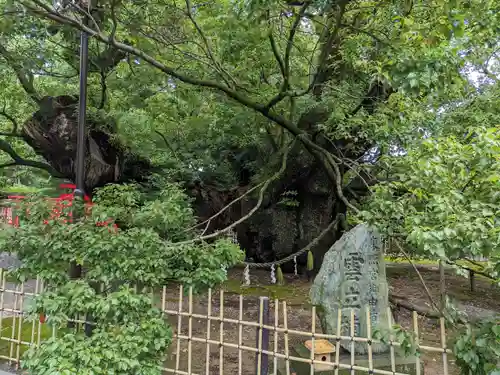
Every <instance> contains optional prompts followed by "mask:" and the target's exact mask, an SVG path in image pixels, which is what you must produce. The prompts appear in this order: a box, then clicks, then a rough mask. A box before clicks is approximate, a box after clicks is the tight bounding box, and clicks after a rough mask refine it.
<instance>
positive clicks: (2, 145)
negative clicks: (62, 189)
mask: <svg viewBox="0 0 500 375" xmlns="http://www.w3.org/2000/svg"><path fill="white" fill-rule="evenodd" d="M0 150H2V151H4V152H6V153H7V154H8V155H9V156H10V157H11V158H12V160H13V162H11V163H6V164H3V165H1V166H0V167H1V168H4V167H11V166H14V165H22V166H26V167H33V168H38V169H43V170H44V171H47V172H49V173H50V175H51V176H53V177H63V175H62V174H61V173H59V172H58V171H57V170H56V169H55V168H54V167H52V166H51V165H49V164H46V163H43V162H39V161H34V160H26V159H24V158H22V157H21V156H19V154H18V153H17V152H16V151H15V150H14V149H13V148H12V146H11V145H10V144H9V143H8V142H6V141H4V140H3V139H0Z"/></svg>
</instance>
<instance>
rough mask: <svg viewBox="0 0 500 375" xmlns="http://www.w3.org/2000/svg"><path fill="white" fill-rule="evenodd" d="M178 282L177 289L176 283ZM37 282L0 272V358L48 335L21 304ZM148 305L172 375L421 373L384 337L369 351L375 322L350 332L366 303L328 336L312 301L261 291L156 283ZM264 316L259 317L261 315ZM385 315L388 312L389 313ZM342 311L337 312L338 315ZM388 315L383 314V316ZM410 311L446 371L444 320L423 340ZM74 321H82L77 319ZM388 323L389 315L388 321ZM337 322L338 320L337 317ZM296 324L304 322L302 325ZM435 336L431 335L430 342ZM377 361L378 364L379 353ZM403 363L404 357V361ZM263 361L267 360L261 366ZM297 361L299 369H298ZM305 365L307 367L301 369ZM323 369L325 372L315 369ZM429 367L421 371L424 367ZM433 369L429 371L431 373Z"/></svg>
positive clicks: (10, 357) (12, 356) (425, 349)
mask: <svg viewBox="0 0 500 375" xmlns="http://www.w3.org/2000/svg"><path fill="white" fill-rule="evenodd" d="M177 288H178V289H177ZM42 289H43V283H42V282H41V281H40V280H32V281H29V282H26V283H23V284H14V283H10V282H7V280H6V278H5V273H4V272H2V276H1V288H0V358H2V359H4V360H6V361H8V362H10V363H11V364H12V365H13V366H15V367H18V366H19V363H20V360H21V358H22V353H23V352H24V351H25V350H26V349H27V348H28V347H29V346H32V345H38V344H40V342H41V341H43V339H44V338H46V337H50V336H51V335H55V334H56V332H55V331H54V330H52V328H50V324H49V323H50V317H49V319H48V321H47V322H46V323H43V319H42V322H41V321H39V320H35V321H28V320H27V319H26V317H25V310H26V309H25V308H26V305H27V303H29V300H31V299H32V298H33V296H35V295H37V294H39V293H40V292H41V291H42ZM153 296H154V299H155V304H157V306H158V307H159V308H161V309H162V310H163V311H164V313H165V316H166V319H168V321H169V322H170V324H171V325H172V327H173V329H174V331H175V334H174V340H173V342H172V345H171V348H170V349H169V353H166V361H165V367H164V368H163V371H164V373H170V374H179V375H215V374H229V375H232V374H234V375H236V374H238V375H255V374H256V375H271V374H273V375H293V374H297V375H313V374H315V373H317V372H315V368H316V367H317V366H321V367H322V368H323V369H325V368H326V369H329V371H330V372H328V374H332V375H333V374H335V375H339V374H340V375H343V374H350V375H352V374H386V375H408V374H411V375H413V374H416V375H423V374H424V369H423V367H422V362H421V360H420V359H419V357H412V358H411V360H412V361H413V362H412V363H411V365H412V370H411V371H407V372H404V371H403V372H401V370H398V368H399V367H398V363H397V361H398V358H401V357H400V356H399V354H398V352H399V347H400V345H401V344H400V343H399V342H396V341H395V340H394V338H392V337H390V338H389V339H390V341H389V349H388V351H387V352H386V353H383V354H375V353H373V351H372V345H373V344H374V343H377V340H375V339H373V338H372V337H371V336H372V334H373V332H374V330H375V329H376V327H371V326H370V325H368V334H367V335H366V336H367V337H356V336H355V326H354V321H355V317H359V316H360V314H366V321H367V322H370V310H369V309H368V308H367V309H361V310H352V309H351V310H350V311H349V313H350V317H351V319H350V320H351V322H350V327H348V329H347V332H346V331H344V332H341V331H340V329H339V330H338V331H337V332H336V334H335V335H331V334H324V333H322V332H321V331H320V330H319V329H318V327H319V325H318V324H317V318H316V308H315V307H314V306H313V307H311V308H310V309H304V307H301V308H300V314H298V315H297V313H296V311H295V310H296V309H295V307H296V306H288V305H287V303H286V301H278V300H275V301H269V302H268V303H266V301H265V299H264V298H255V297H243V296H241V295H234V294H229V293H228V294H225V293H224V291H223V290H220V291H216V292H215V291H211V290H209V291H208V293H205V294H204V295H201V296H199V295H197V296H194V295H193V293H192V290H188V291H187V293H185V291H184V290H183V288H182V286H181V287H169V288H167V287H164V288H163V289H162V290H160V291H158V292H156V293H154V295H153ZM266 316H267V319H266ZM389 316H391V315H390V314H389ZM341 318H342V315H341V312H340V311H339V315H338V319H339V320H338V322H340V321H341ZM389 319H390V318H389ZM419 319H421V318H420V317H418V316H417V314H416V313H413V314H412V315H411V320H412V327H411V332H412V333H413V335H414V338H415V340H416V343H417V345H418V351H419V353H420V354H421V356H425V355H432V356H433V358H434V361H435V358H438V359H439V362H440V364H438V370H437V372H435V374H443V375H448V374H451V373H452V372H450V370H449V369H448V364H449V361H450V357H451V352H450V350H449V349H447V346H446V332H445V326H444V321H443V320H441V321H440V322H439V324H438V325H436V326H435V330H436V333H438V335H437V336H438V337H439V339H440V341H441V342H440V345H432V344H426V343H424V342H423V340H422V339H423V338H424V337H423V334H422V332H421V331H419ZM77 323H79V324H83V323H84V322H83V321H78V322H77ZM388 323H389V324H391V325H392V322H388ZM337 326H338V327H340V324H337ZM304 327H308V328H307V329H305V328H304ZM306 340H310V341H309V342H310V344H311V350H310V352H309V353H308V354H307V355H300V353H299V352H298V351H297V350H296V348H297V347H304V346H303V344H304V342H305V341H306ZM319 340H328V341H329V342H331V343H332V346H333V348H334V350H333V351H332V352H331V353H328V354H327V355H323V354H322V353H323V352H321V353H319V355H317V354H316V353H315V350H316V349H315V348H316V345H315V343H318V342H319ZM343 340H345V342H350V343H351V344H350V345H351V346H352V347H354V344H355V343H363V344H366V345H367V351H368V352H367V355H364V356H361V355H355V354H342V353H341V342H344V341H343ZM434 343H436V341H434ZM381 358H382V359H384V361H385V364H384V366H381V367H379V363H380V359H381ZM407 362H408V360H407ZM267 364H268V365H267ZM299 368H300V369H301V370H299ZM304 368H305V369H307V370H304ZM322 374H326V373H322ZM425 374H429V372H427V370H426V372H425ZM431 374H434V372H431Z"/></svg>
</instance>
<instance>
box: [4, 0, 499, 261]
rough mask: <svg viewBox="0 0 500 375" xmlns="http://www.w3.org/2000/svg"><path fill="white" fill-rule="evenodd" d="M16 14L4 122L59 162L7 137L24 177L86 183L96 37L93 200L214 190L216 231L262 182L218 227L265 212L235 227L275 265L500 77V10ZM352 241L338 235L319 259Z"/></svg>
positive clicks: (477, 5) (7, 49) (10, 24)
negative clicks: (84, 92) (128, 186)
mask: <svg viewBox="0 0 500 375" xmlns="http://www.w3.org/2000/svg"><path fill="white" fill-rule="evenodd" d="M2 4H3V8H4V12H5V15H4V17H3V18H2V25H1V27H0V56H1V58H0V64H1V65H0V69H2V70H3V71H5V72H9V73H10V74H3V75H2V79H3V80H5V81H6V85H5V86H4V87H6V88H7V87H8V90H9V94H8V96H7V95H6V94H7V93H6V92H5V91H4V92H3V94H2V96H3V97H4V98H5V103H6V106H5V108H6V110H9V112H5V114H7V115H8V116H6V115H5V114H4V117H5V119H6V120H9V121H10V120H11V119H15V120H17V123H20V124H23V125H20V126H19V127H17V128H16V129H15V131H14V132H13V133H14V134H6V136H7V137H9V138H8V139H12V136H21V137H22V139H23V140H25V141H26V143H28V144H29V145H30V146H32V148H33V150H34V151H35V153H36V154H37V155H39V156H42V157H43V158H44V159H45V160H46V162H47V163H48V164H44V163H41V162H40V161H39V160H35V161H31V159H28V158H27V157H26V158H25V157H19V154H18V153H15V152H14V151H13V150H14V149H13V148H9V147H10V146H9V143H7V139H6V141H2V143H1V144H0V145H2V150H3V151H6V152H7V153H8V155H9V156H10V157H11V158H12V159H13V162H12V164H14V163H15V164H20V165H28V166H34V167H42V168H43V169H45V170H47V171H49V173H51V174H54V175H55V174H58V175H63V176H64V177H67V178H73V177H74V167H73V166H74V154H75V152H74V146H75V139H76V138H75V108H76V103H77V100H78V98H77V97H76V96H75V93H76V92H77V90H76V87H77V86H76V85H77V75H78V59H77V53H78V47H77V46H78V31H82V30H83V31H86V32H87V33H89V35H90V36H91V61H90V70H91V77H90V95H89V96H90V98H89V99H90V104H91V108H90V113H91V118H90V130H89V134H88V135H89V141H88V151H89V157H88V160H87V165H88V174H87V176H88V178H87V188H88V189H89V190H91V189H93V188H94V187H97V186H102V185H103V184H105V183H108V182H122V181H126V180H130V179H135V180H137V179H140V178H142V177H144V176H146V175H148V174H150V173H152V172H153V171H154V170H155V168H154V166H156V167H157V166H161V167H162V168H161V171H162V173H163V174H164V175H165V174H166V175H168V177H169V178H171V179H176V180H182V181H190V182H196V181H201V182H202V184H199V183H195V184H191V185H189V186H190V188H191V192H192V193H193V195H195V196H196V197H197V198H198V201H197V203H198V204H197V205H198V208H199V214H200V215H201V216H204V217H210V216H211V215H212V214H213V213H215V212H217V211H218V210H219V209H221V208H222V207H223V206H225V205H226V204H227V203H228V202H229V201H231V200H232V199H234V198H236V197H238V196H239V195H241V194H243V193H245V192H248V191H249V190H250V189H251V188H252V187H255V186H257V185H259V184H260V186H259V188H258V189H255V190H254V191H253V195H252V194H248V196H246V197H245V198H244V199H242V200H240V201H239V202H238V204H233V205H232V206H231V209H229V210H227V211H226V212H225V215H220V216H218V217H217V218H215V219H213V220H211V221H210V223H209V224H212V225H211V226H210V227H209V229H208V230H210V231H213V230H215V229H217V228H220V227H225V226H226V225H227V224H228V223H230V222H234V221H235V220H239V219H240V218H242V217H246V216H247V215H248V214H249V213H253V212H256V213H255V214H254V215H253V216H252V217H251V218H250V219H248V220H247V221H245V222H243V221H242V220H239V221H241V223H239V225H238V226H237V230H238V236H239V239H240V242H241V243H242V244H243V246H244V247H245V248H246V249H247V255H249V256H252V257H255V258H257V259H259V260H272V259H273V258H274V257H282V256H283V255H286V254H289V253H291V252H293V251H294V250H296V249H298V248H300V247H301V246H302V245H304V244H306V243H308V242H310V241H311V240H312V239H313V238H315V237H317V236H318V235H319V234H320V233H321V232H322V230H323V229H325V228H326V227H328V225H329V224H330V223H331V221H333V220H334V219H335V218H336V217H338V215H339V214H344V215H345V214H347V213H349V212H356V211H357V210H358V208H357V206H358V205H359V203H360V202H361V201H362V200H363V197H364V196H365V195H366V194H367V193H368V192H369V191H370V186H372V185H374V184H375V183H377V182H378V181H380V179H387V178H392V177H393V176H383V174H381V173H378V172H379V171H377V170H376V168H378V167H379V166H380V167H383V164H380V163H377V161H378V160H379V158H380V157H381V156H387V155H391V154H394V150H401V149H405V148H408V146H409V145H412V144H415V142H419V141H420V140H421V138H422V136H423V134H428V133H429V132H435V131H436V130H437V128H439V127H440V126H441V123H440V122H439V121H438V120H437V119H438V114H439V113H441V112H442V111H443V110H449V109H450V108H452V107H453V106H455V105H456V104H457V103H461V102H463V101H465V100H468V99H470V98H471V97H474V96H475V95H478V93H477V91H476V89H475V87H474V85H471V84H470V82H469V80H468V77H467V74H466V73H467V71H470V70H474V71H480V72H482V73H483V74H484V77H485V79H488V80H490V81H491V80H494V79H496V77H497V76H496V75H495V68H496V66H495V64H496V61H497V60H496V58H495V57H494V56H495V53H497V52H498V25H499V24H500V22H498V21H499V20H498V17H499V16H498V14H499V12H498V5H497V4H496V2H494V1H487V0H482V1H474V2H471V1H454V2H450V1H444V0H443V1H420V2H417V1H404V2H401V1H354V0H338V1H319V0H318V1H304V2H286V1H278V0H276V1H265V2H261V1H251V2H247V1H237V2H230V1H217V2H191V1H185V2H175V1H168V0H161V1H158V2H155V3H151V2H148V1H113V0H101V1H98V2H95V1H94V2H92V4H91V6H90V7H85V6H83V5H85V4H73V3H72V2H68V4H66V2H64V1H63V2H62V3H61V4H62V5H64V4H66V6H65V7H61V8H54V6H53V4H52V3H51V2H49V1H44V0H21V1H16V2H12V1H7V0H3V1H2ZM492 56H493V57H492ZM11 92H12V93H13V94H14V95H11ZM30 108H35V110H36V112H35V114H34V115H33V116H29V115H28V114H27V112H28V111H29V110H30ZM9 117H10V118H9ZM10 122H12V121H10ZM10 122H9V123H10ZM12 123H13V122H12ZM460 131H461V129H460V126H458V129H457V132H458V133H460ZM16 144H17V143H16V141H14V145H16ZM17 147H19V148H23V146H22V145H18V146H17ZM23 151H24V148H23ZM374 168H375V170H374ZM277 171H278V172H279V174H278V173H277ZM375 176H377V177H375ZM264 182H265V183H264ZM259 190H261V191H262V193H261V194H260V195H259V194H257V195H259V196H255V194H256V193H257V192H258V191H259ZM259 197H260V198H259ZM207 202H208V203H207ZM256 205H258V206H259V209H258V210H254V209H253V208H254V207H255V206H256ZM290 231H291V232H292V233H290ZM341 231H342V226H339V227H338V228H337V230H336V231H330V232H329V233H328V235H326V236H324V238H323V240H322V242H320V243H319V244H318V245H317V246H316V248H315V249H314V251H315V253H316V255H317V256H318V257H319V258H321V256H322V253H324V251H325V250H326V249H327V248H328V245H329V244H331V243H332V242H333V241H335V240H336V239H337V238H338V236H339V235H340V234H341ZM290 238H293V241H290ZM316 264H317V265H319V264H320V262H316Z"/></svg>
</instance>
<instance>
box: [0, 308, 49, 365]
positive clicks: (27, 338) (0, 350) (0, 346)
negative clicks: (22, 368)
mask: <svg viewBox="0 0 500 375" xmlns="http://www.w3.org/2000/svg"><path fill="white" fill-rule="evenodd" d="M1 322H2V329H1V337H0V355H2V356H6V357H16V356H17V343H15V342H12V341H9V340H11V338H12V336H14V340H16V339H18V338H19V328H21V335H20V337H21V341H23V342H30V343H33V342H34V343H36V342H38V324H35V331H34V332H33V322H32V321H28V320H26V319H19V318H16V319H15V321H14V318H12V317H8V318H3V319H2V320H1ZM13 326H14V327H13ZM20 326H21V327H20ZM12 328H14V335H12ZM51 336H52V329H51V328H50V327H49V326H48V325H47V324H42V325H41V329H40V341H43V340H45V339H48V338H49V337H51ZM11 348H12V353H11ZM26 350H28V346H27V345H23V344H21V345H20V348H19V355H20V356H22V355H23V354H24V352H25V351H26Z"/></svg>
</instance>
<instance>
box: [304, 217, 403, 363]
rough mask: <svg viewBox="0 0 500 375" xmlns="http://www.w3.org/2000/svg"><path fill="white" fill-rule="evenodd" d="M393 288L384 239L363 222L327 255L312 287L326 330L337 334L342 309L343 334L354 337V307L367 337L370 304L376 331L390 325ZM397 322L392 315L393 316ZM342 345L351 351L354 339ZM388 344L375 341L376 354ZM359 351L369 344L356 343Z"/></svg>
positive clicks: (361, 334) (358, 331)
mask: <svg viewBox="0 0 500 375" xmlns="http://www.w3.org/2000/svg"><path fill="white" fill-rule="evenodd" d="M388 293H389V288H388V284H387V279H386V274H385V262H384V254H383V249H382V240H381V237H380V235H379V233H378V232H377V231H376V229H375V228H372V227H369V226H367V225H365V224H360V225H358V226H356V227H355V228H353V229H352V230H350V231H349V232H347V233H345V234H344V235H343V236H342V237H341V238H340V240H338V241H337V242H336V243H335V244H334V245H333V246H332V247H331V248H330V249H329V250H328V252H327V253H326V254H325V257H324V260H323V264H322V266H321V269H320V271H319V273H318V275H317V276H316V279H315V280H314V284H313V286H312V288H311V293H310V296H311V302H312V303H313V304H314V305H316V306H317V311H318V316H319V319H320V322H321V326H322V328H323V333H327V334H332V335H336V334H337V322H338V309H339V308H341V309H342V321H341V322H342V323H341V336H351V309H352V311H354V316H355V318H354V322H355V323H354V333H355V336H357V337H364V338H366V337H368V336H367V314H366V306H369V309H370V320H371V330H372V333H373V331H374V330H375V329H383V330H385V329H387V328H389V316H388V315H389V314H390V315H392V314H391V313H390V312H389V309H388V307H389V295H388ZM390 318H391V322H393V321H394V320H393V318H392V316H390ZM340 344H341V346H342V347H343V348H344V349H346V350H348V351H351V342H350V341H345V342H344V341H341V342H340ZM387 349H388V348H387V346H386V345H383V344H380V343H377V344H372V352H373V353H381V352H384V351H386V350H387ZM354 351H355V353H357V354H365V353H367V352H368V345H367V344H366V343H362V342H355V345H354Z"/></svg>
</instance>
